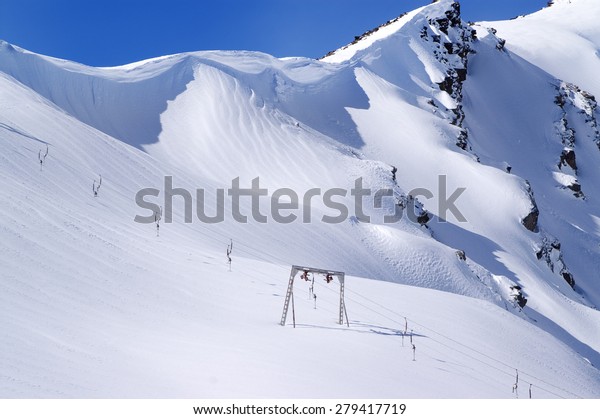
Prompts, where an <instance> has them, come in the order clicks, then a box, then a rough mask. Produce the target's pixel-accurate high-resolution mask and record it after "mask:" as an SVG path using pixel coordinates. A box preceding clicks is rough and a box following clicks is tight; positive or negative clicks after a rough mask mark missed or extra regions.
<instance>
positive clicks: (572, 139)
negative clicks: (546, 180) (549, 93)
mask: <svg viewBox="0 0 600 419" xmlns="http://www.w3.org/2000/svg"><path fill="white" fill-rule="evenodd" d="M554 103H555V104H556V105H557V106H558V107H559V108H560V119H559V120H558V121H556V123H555V127H556V133H557V136H558V138H559V140H560V142H561V143H562V145H563V150H562V151H561V154H560V156H559V157H558V163H557V166H558V169H559V170H560V171H561V172H563V173H566V174H570V175H573V176H576V175H577V171H578V169H579V167H578V165H577V156H576V152H575V146H576V144H577V143H578V142H581V141H587V140H585V139H586V138H591V139H592V141H594V142H595V144H596V146H597V147H598V148H600V129H599V128H598V120H597V118H596V111H597V108H598V104H597V102H596V98H595V97H594V96H593V95H591V94H589V93H587V92H585V91H583V90H581V89H580V88H579V87H577V86H576V85H574V84H572V83H565V82H561V83H560V84H559V85H557V86H556V96H555V98H554ZM574 125H576V126H577V127H578V130H580V132H579V133H578V132H577V131H576V130H575V129H574V128H573V126H574ZM563 187H566V188H568V189H570V190H572V191H573V192H574V194H573V195H574V196H576V197H577V198H583V199H585V195H584V193H583V190H582V187H581V184H580V183H579V182H578V181H577V179H576V178H574V181H573V182H570V184H568V185H567V184H564V185H563Z"/></svg>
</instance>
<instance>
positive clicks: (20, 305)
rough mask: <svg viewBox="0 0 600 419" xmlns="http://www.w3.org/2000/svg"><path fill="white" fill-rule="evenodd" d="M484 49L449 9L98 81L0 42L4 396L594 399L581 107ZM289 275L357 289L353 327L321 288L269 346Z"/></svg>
mask: <svg viewBox="0 0 600 419" xmlns="http://www.w3.org/2000/svg"><path fill="white" fill-rule="evenodd" d="M574 3H575V0H574ZM585 4H588V3H586V2H585V1H584V0H579V5H585ZM567 6H568V4H567V3H564V2H563V3H557V4H555V5H554V6H552V7H551V8H549V9H545V10H544V11H542V12H540V13H542V14H544V13H546V14H547V13H550V12H551V11H552V9H554V8H558V7H567ZM569 7H570V6H569ZM578 7H579V6H578ZM586 7H587V6H586ZM589 7H592V5H590V6H589ZM593 7H595V6H593ZM548 16H550V15H548ZM526 19H529V18H523V19H518V20H517V21H515V22H521V21H522V22H526V21H527V20H526ZM567 23H568V22H567ZM523 24H525V23H523ZM570 24H572V22H571V23H570ZM493 26H495V25H491V24H488V23H485V24H478V25H474V26H471V25H469V24H467V23H466V22H464V21H462V19H461V17H460V8H459V6H458V3H455V2H452V1H449V0H442V1H439V2H436V3H434V4H431V5H429V6H426V7H424V8H421V9H418V10H416V11H414V12H410V13H408V14H406V15H404V16H402V17H400V18H399V19H397V20H394V21H392V22H388V24H387V25H384V26H383V27H381V28H380V29H378V30H376V31H371V32H369V33H366V34H365V35H364V36H362V37H359V38H358V39H357V40H356V42H354V43H353V44H351V45H349V46H347V47H346V48H342V49H340V50H337V51H335V52H333V53H332V54H331V55H329V56H328V57H325V58H324V59H322V60H312V59H307V58H293V59H277V58H274V57H271V56H269V55H266V54H262V53H258V52H247V51H206V52H195V53H186V54H176V55H170V56H165V57H160V58H156V59H150V60H145V61H142V62H138V63H133V64H129V65H124V66H120V67H112V68H91V67H86V66H83V65H80V64H77V63H72V62H68V61H64V60H59V59H55V58H51V57H45V56H41V55H38V54H35V53H32V52H28V51H25V50H22V49H20V48H19V47H16V46H13V45H10V44H8V43H6V42H2V43H1V44H0V145H1V147H2V151H3V152H2V153H1V154H0V172H1V174H2V175H1V176H0V191H1V192H0V234H1V237H2V240H0V277H1V278H3V280H2V282H1V283H0V287H2V290H0V291H1V292H0V300H1V303H0V306H1V307H2V309H1V311H2V318H3V319H5V321H3V322H1V323H0V336H1V337H2V339H0V371H2V373H0V384H1V385H0V388H1V389H2V390H0V396H4V397H159V396H166V397H240V398H241V397H296V396H297V395H298V394H302V397H363V398H364V397H389V398H391V397H397V396H399V395H402V396H403V397H515V396H516V395H519V396H520V397H523V396H525V395H526V394H527V390H526V388H525V387H520V388H519V389H518V391H517V394H515V392H513V391H512V389H513V384H514V380H515V377H514V373H515V369H518V370H519V373H520V377H521V380H523V383H526V384H532V385H533V388H534V391H533V395H534V397H566V398H573V397H600V373H599V372H598V370H597V369H596V367H595V366H597V365H600V315H599V312H598V311H597V310H596V308H595V307H597V306H598V305H600V288H599V287H598V284H597V281H596V280H595V278H596V269H595V267H597V266H598V264H599V263H600V247H599V246H598V243H599V239H600V237H599V235H600V233H599V232H600V230H599V226H600V222H599V220H600V201H599V199H600V198H599V196H600V191H599V188H598V181H597V179H600V161H599V159H600V150H599V149H598V143H599V139H598V126H597V118H598V111H597V105H596V99H595V98H594V97H593V94H598V93H595V91H594V90H593V85H591V84H589V83H586V82H589V81H590V80H591V79H581V80H567V79H565V80H564V81H563V80H559V79H558V76H557V75H556V74H554V73H551V72H550V74H549V73H548V72H546V71H548V69H546V71H544V70H542V69H540V67H539V66H537V65H535V64H532V62H530V61H529V58H527V57H526V56H525V55H521V53H520V52H519V51H518V50H517V49H513V45H514V43H513V42H512V41H511V39H510V37H508V36H507V37H506V39H507V41H506V43H504V42H503V41H502V40H503V39H504V34H503V31H502V30H500V29H499V30H498V31H495V30H492V29H491V28H492V27H493ZM494 32H496V33H494ZM590 42H595V41H593V40H592V41H590ZM595 45H598V43H596V44H595ZM586 48H587V47H586ZM596 48H598V47H597V46H596ZM577 86H579V87H577ZM589 86H592V87H591V88H590V87H589ZM587 92H591V93H587ZM100 182H101V183H100ZM252 184H255V185H256V190H264V191H266V192H264V193H263V192H260V196H258V195H257V196H256V200H254V201H253V199H251V197H250V196H242V197H241V198H240V205H239V208H237V210H239V212H240V213H242V214H245V216H247V217H248V222H246V223H243V222H240V220H239V218H238V217H235V216H234V207H236V203H235V202H234V201H233V196H234V195H235V192H234V191H235V188H234V186H235V185H238V186H239V187H240V188H243V189H249V188H250V185H252ZM99 185H101V187H99ZM99 188H100V189H99ZM238 190H239V189H238ZM153 191H155V192H156V193H154V192H153ZM167 192H169V193H172V194H174V195H175V196H173V197H172V201H171V197H169V196H167ZM332 192H333V193H334V194H332ZM144 193H145V195H144ZM361 194H362V195H361ZM140 196H141V197H142V200H140V199H138V198H140ZM326 196H327V197H328V198H326ZM275 198H277V199H275ZM171 203H172V205H171ZM295 204H297V205H295ZM171 207H172V208H171ZM152 208H154V211H153V210H151V209H152ZM221 210H222V214H223V215H224V217H223V219H222V220H221V221H219V222H212V223H211V222H206V221H204V222H203V221H201V219H204V220H206V219H207V218H209V216H215V217H217V218H218V214H219V213H220V211H221ZM344 211H347V213H345V214H344ZM398 214H402V215H403V216H402V217H401V218H399V217H396V216H397V215H398ZM409 214H410V215H409ZM290 215H292V217H291V218H290V217H289V216H290ZM338 215H339V217H335V216H338ZM136 216H139V217H146V218H148V219H150V222H148V223H140V222H134V219H135V218H136ZM286 216H287V218H286ZM203 217H204V218H203ZM294 217H295V218H294ZM327 217H329V219H331V218H336V219H338V221H337V222H324V221H323V220H324V219H325V220H326V219H328V218H327ZM236 218H238V219H236ZM262 218H264V220H263V219H262ZM289 220H292V221H291V222H290V221H289ZM390 220H391V221H390ZM170 221H172V222H170ZM263 221H265V222H263ZM232 244H233V247H231V246H232ZM229 258H231V264H230V265H229V262H230V260H229ZM292 264H296V265H305V266H312V267H318V268H324V269H332V270H339V271H344V272H346V274H347V275H348V276H347V278H348V279H347V283H346V290H347V294H346V295H347V302H346V303H347V309H348V315H349V325H350V328H348V327H347V326H343V325H342V326H340V325H337V324H336V320H337V316H338V314H339V311H338V302H339V294H338V288H337V285H335V284H328V283H327V282H326V281H324V278H320V277H316V278H315V284H316V285H315V288H313V289H312V291H311V290H310V288H309V287H310V284H311V283H312V282H310V281H304V280H300V279H299V278H296V285H295V287H296V288H295V304H296V311H297V327H296V328H295V329H294V328H293V327H291V326H290V327H285V328H281V327H280V326H278V325H277V322H278V321H279V318H280V315H281V309H282V307H283V300H284V296H285V291H286V286H287V280H288V276H289V269H290V267H291V265H292ZM230 267H231V271H229V268H230ZM361 278H371V279H361ZM315 295H318V298H314V296H315ZM315 306H316V307H317V309H316V310H315V308H314V307H315ZM410 340H414V344H415V346H416V349H415V351H414V352H413V350H412V347H411V343H410ZM324 348H326V350H324ZM282 354H285V356H283V355H282ZM315 354H319V356H318V357H315ZM413 356H415V357H416V361H412V359H413ZM348 365H352V368H353V369H352V374H351V375H350V376H348V374H347V366H348ZM257 377H258V378H257ZM290 377H294V379H290ZM340 377H344V382H343V383H342V382H341V381H340V379H341V378H340ZM257 380H258V381H257ZM432 382H433V383H436V385H435V386H433V387H432V386H431V383H432ZM373 383H375V384H373ZM523 385H525V384H523ZM519 391H520V393H519Z"/></svg>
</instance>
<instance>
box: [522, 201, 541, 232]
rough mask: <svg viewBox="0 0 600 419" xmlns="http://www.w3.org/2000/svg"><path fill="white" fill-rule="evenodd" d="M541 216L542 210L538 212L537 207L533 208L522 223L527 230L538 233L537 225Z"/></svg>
mask: <svg viewBox="0 0 600 419" xmlns="http://www.w3.org/2000/svg"><path fill="white" fill-rule="evenodd" d="M539 216H540V210H538V208H537V206H536V207H533V208H532V210H531V212H530V213H529V214H527V216H526V217H525V218H523V219H522V220H521V223H522V224H523V225H524V226H525V228H526V229H527V230H529V231H531V232H535V231H537V223H538V218H539Z"/></svg>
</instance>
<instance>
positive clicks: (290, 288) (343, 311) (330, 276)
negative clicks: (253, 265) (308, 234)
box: [279, 265, 350, 327]
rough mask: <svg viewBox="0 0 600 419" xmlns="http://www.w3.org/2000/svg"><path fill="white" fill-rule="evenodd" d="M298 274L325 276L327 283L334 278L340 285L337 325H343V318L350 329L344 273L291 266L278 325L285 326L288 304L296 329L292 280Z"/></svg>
mask: <svg viewBox="0 0 600 419" xmlns="http://www.w3.org/2000/svg"><path fill="white" fill-rule="evenodd" d="M298 272H303V274H304V275H308V274H309V273H312V274H320V275H324V276H325V280H326V281H327V283H329V282H331V281H332V280H333V278H334V277H336V278H337V279H338V281H339V283H340V312H339V324H344V318H345V319H346V325H348V327H350V323H349V322H348V313H347V312H346V303H345V301H344V272H338V271H328V270H326V269H317V268H307V267H304V266H297V265H293V266H292V271H291V272H290V281H289V282H288V288H287V293H286V294H285V302H284V304H283V313H282V314H281V322H280V323H279V324H280V325H281V326H285V321H286V319H287V314H288V310H289V308H290V302H291V305H292V318H293V322H294V327H296V312H295V309H294V279H295V278H296V275H297V274H298Z"/></svg>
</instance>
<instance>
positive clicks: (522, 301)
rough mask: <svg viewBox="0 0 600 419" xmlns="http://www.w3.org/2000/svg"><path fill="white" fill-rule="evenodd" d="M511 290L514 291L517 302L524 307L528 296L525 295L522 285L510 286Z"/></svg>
mask: <svg viewBox="0 0 600 419" xmlns="http://www.w3.org/2000/svg"><path fill="white" fill-rule="evenodd" d="M510 290H511V291H512V297H513V299H514V301H515V303H517V304H518V305H519V307H521V308H524V307H525V305H526V304H527V298H525V297H524V296H523V293H522V291H521V287H520V286H518V285H513V286H512V287H510Z"/></svg>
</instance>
